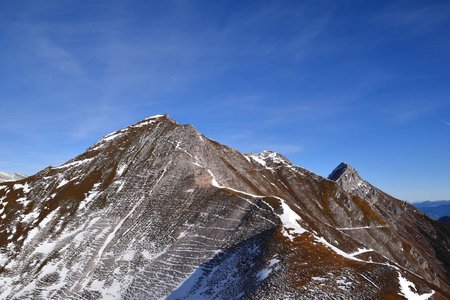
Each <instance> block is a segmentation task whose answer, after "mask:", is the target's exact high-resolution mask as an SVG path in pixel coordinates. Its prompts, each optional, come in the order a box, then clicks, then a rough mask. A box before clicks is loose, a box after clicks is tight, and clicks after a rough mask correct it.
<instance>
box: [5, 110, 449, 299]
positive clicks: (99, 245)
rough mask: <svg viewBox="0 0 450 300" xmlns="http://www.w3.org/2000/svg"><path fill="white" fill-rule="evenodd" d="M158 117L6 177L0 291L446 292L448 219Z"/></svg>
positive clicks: (52, 294) (37, 294)
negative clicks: (55, 162)
mask: <svg viewBox="0 0 450 300" xmlns="http://www.w3.org/2000/svg"><path fill="white" fill-rule="evenodd" d="M330 179H331V180H329V179H325V178H323V177H320V176H317V175H315V174H313V173H311V172H309V171H307V170H305V169H302V168H300V167H298V166H295V165H293V164H292V163H291V162H289V160H288V159H287V158H285V157H284V156H282V155H280V154H277V153H275V152H270V151H264V152H262V153H261V154H258V155H253V154H249V155H243V154H241V153H240V152H238V151H236V150H234V149H232V148H229V147H227V146H224V145H221V144H219V143H217V142H215V141H212V140H210V139H208V138H206V137H205V136H203V135H202V134H200V133H199V132H198V131H196V130H195V128H194V127H192V126H190V125H179V124H177V123H176V122H175V121H173V120H171V119H170V118H168V117H167V116H155V117H150V118H148V119H145V120H143V121H141V122H139V123H137V124H135V125H132V126H130V127H127V128H125V129H122V130H119V131H116V132H113V133H111V134H109V135H107V136H105V137H104V138H103V139H101V140H100V141H99V142H98V143H96V144H95V145H93V146H92V147H90V148H89V149H88V150H87V151H86V152H85V153H83V154H82V155H80V156H78V157H76V158H74V159H73V160H71V161H69V162H67V163H66V164H64V165H62V166H60V167H56V168H47V169H44V170H42V171H41V172H39V173H37V174H36V175H34V176H31V177H28V178H25V179H23V180H20V181H17V182H9V183H2V184H0V203H1V204H0V299H162V298H163V299H164V298H166V299H241V298H242V299H383V298H385V299H403V298H407V299H413V297H414V296H416V297H418V296H420V297H421V298H420V299H427V298H428V297H430V296H432V297H433V299H448V298H450V294H449V292H448V290H449V289H450V285H449V284H450V277H449V274H448V270H449V269H450V252H449V242H448V238H449V236H450V234H449V231H448V227H447V226H445V225H440V223H438V222H434V221H433V220H431V219H429V218H428V217H426V216H425V215H423V214H422V213H419V212H418V211H416V210H415V209H414V208H413V207H412V206H410V205H409V204H407V203H405V202H402V201H399V200H396V199H394V198H392V197H390V196H389V195H387V194H385V193H383V192H381V191H380V190H378V189H376V188H375V187H373V186H371V185H370V184H369V183H367V182H366V181H364V180H363V179H361V178H360V177H359V175H358V174H357V172H356V171H355V170H354V169H352V168H351V167H350V166H348V165H345V164H341V165H340V166H339V167H338V169H337V170H335V171H334V172H333V173H332V175H331V176H330Z"/></svg>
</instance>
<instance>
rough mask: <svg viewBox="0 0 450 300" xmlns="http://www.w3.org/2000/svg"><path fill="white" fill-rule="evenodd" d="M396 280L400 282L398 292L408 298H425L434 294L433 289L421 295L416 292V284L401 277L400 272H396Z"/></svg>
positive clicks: (415, 299)
mask: <svg viewBox="0 0 450 300" xmlns="http://www.w3.org/2000/svg"><path fill="white" fill-rule="evenodd" d="M398 281H399V283H400V292H399V293H398V294H399V295H400V296H403V297H405V298H406V299H408V300H426V299H428V298H430V297H431V296H433V295H434V290H431V292H430V293H426V294H422V295H420V294H418V293H416V292H415V291H417V290H416V285H415V284H414V283H412V282H411V281H409V280H408V279H406V278H405V277H403V276H402V274H401V273H400V272H398Z"/></svg>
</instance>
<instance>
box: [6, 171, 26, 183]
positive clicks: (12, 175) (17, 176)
mask: <svg viewBox="0 0 450 300" xmlns="http://www.w3.org/2000/svg"><path fill="white" fill-rule="evenodd" d="M25 177H27V176H26V175H23V174H19V173H7V172H2V171H0V182H5V181H16V180H20V179H23V178H25Z"/></svg>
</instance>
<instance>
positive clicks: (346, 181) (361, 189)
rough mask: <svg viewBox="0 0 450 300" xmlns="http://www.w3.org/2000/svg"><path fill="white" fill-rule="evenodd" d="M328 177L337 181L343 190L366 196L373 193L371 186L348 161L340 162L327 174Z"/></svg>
mask: <svg viewBox="0 0 450 300" xmlns="http://www.w3.org/2000/svg"><path fill="white" fill-rule="evenodd" d="M328 179H329V180H332V181H335V182H336V183H338V184H339V185H340V186H341V187H342V188H343V189H344V190H345V191H347V192H349V193H354V194H358V195H360V196H368V194H372V193H373V190H374V189H373V187H372V186H371V185H370V184H369V183H368V182H367V181H366V180H364V179H363V178H362V177H361V176H360V175H359V173H358V171H357V170H356V169H355V168H353V167H352V166H350V165H349V164H348V163H345V162H342V163H340V164H339V165H338V166H337V167H336V168H335V169H334V170H333V172H331V174H330V175H328Z"/></svg>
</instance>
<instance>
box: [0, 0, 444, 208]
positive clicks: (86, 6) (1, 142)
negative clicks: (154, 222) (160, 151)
mask: <svg viewBox="0 0 450 300" xmlns="http://www.w3.org/2000/svg"><path fill="white" fill-rule="evenodd" d="M0 25H1V26H0V43H1V47H0V78H1V82H0V105H1V118H0V169H1V170H7V171H19V172H25V173H27V174H32V173H34V172H37V171H38V170H40V169H42V168H44V167H46V166H48V165H58V164H61V163H63V162H64V161H66V160H68V159H70V158H71V157H73V156H75V155H76V154H79V153H82V152H84V150H85V149H86V148H87V147H88V146H90V145H91V144H93V143H94V142H95V141H96V140H98V139H99V138H100V137H101V136H103V135H105V134H107V133H109V132H111V131H114V130H116V129H119V128H122V127H125V126H127V125H129V124H131V123H134V122H137V121H139V120H140V119H142V118H145V117H147V116H150V115H154V114H159V113H167V114H169V115H170V116H171V117H172V118H174V119H176V120H177V121H178V122H180V123H191V124H194V125H195V126H196V127H197V128H198V129H199V130H200V131H201V132H203V133H204V134H206V135H207V136H209V137H211V138H213V139H215V140H218V141H220V142H222V143H224V144H228V145H230V146H232V147H234V148H237V149H239V150H241V151H243V152H260V151H261V150H264V149H272V150H276V151H278V152H281V153H283V154H285V155H286V156H287V157H289V158H290V159H291V160H292V161H293V162H295V163H296V164H298V165H300V166H303V167H305V168H307V169H310V170H312V171H314V172H316V173H318V174H320V175H323V176H326V175H328V173H330V172H331V170H332V169H333V168H334V167H335V166H337V165H338V164H339V163H340V162H341V161H345V162H348V163H350V164H351V165H352V166H354V167H355V168H356V169H358V170H359V171H360V173H361V174H362V176H363V177H365V178H366V179H367V180H369V181H370V182H372V183H373V184H375V185H376V186H378V187H380V188H382V189H383V190H385V191H386V192H388V193H390V194H392V195H394V196H396V197H399V198H401V199H407V200H410V201H415V200H421V199H450V155H449V154H450V151H449V150H450V2H448V1H386V2H383V1H173V2H172V1H159V2H154V1H1V2H0Z"/></svg>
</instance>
